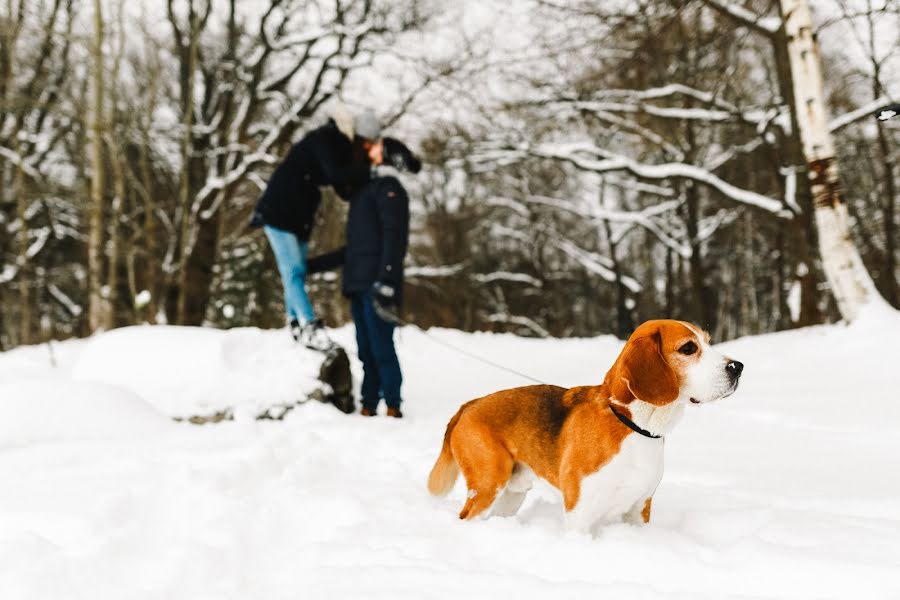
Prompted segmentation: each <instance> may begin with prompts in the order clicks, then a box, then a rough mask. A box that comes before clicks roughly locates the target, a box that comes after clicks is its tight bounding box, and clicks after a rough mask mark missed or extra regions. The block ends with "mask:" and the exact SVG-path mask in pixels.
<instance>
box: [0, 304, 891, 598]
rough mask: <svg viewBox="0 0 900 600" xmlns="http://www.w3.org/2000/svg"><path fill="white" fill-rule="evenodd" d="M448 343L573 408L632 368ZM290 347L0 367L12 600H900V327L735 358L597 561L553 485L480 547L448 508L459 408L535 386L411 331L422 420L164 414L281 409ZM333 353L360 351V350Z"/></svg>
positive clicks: (604, 356)
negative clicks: (644, 516)
mask: <svg viewBox="0 0 900 600" xmlns="http://www.w3.org/2000/svg"><path fill="white" fill-rule="evenodd" d="M429 335H431V336H434V337H436V338H439V339H441V340H442V341H444V342H449V343H451V344H454V345H458V346H464V347H465V348H466V349H467V350H469V351H472V352H475V353H478V354H480V355H482V356H484V357H487V358H490V359H492V360H495V361H498V362H502V363H504V364H508V365H510V366H512V367H514V368H516V369H518V370H520V371H523V372H526V373H529V374H531V375H533V376H534V377H537V378H539V379H544V380H547V381H551V382H554V383H558V384H561V385H567V386H571V385H576V384H589V383H596V382H599V381H600V380H601V379H602V377H603V374H604V373H605V371H606V369H607V368H608V367H609V366H610V365H611V363H612V361H613V359H614V357H615V355H616V354H617V352H618V351H619V349H620V347H621V343H620V342H618V341H617V340H615V339H613V338H610V337H603V338H597V339H581V340H531V339H519V338H515V337H512V336H506V335H486V334H463V333H460V332H456V331H448V330H438V331H432V332H431V333H430V334H429ZM117 336H118V337H117ZM286 336H287V334H286V333H285V332H284V331H271V332H260V331H256V330H238V331H237V332H234V333H232V332H228V333H227V334H224V333H222V332H211V331H204V330H180V329H176V328H149V327H148V328H139V329H130V330H127V331H125V332H124V333H123V332H113V333H110V334H106V335H103V336H100V337H97V338H94V339H92V340H88V341H75V342H66V343H62V344H57V345H55V351H54V356H55V360H56V362H57V365H58V366H57V367H56V368H52V367H50V366H49V364H50V353H49V351H48V348H47V347H46V346H43V347H32V348H23V349H19V350H16V351H13V352H9V353H6V354H0V482H2V484H0V486H2V488H0V490H2V491H0V565H2V568H0V597H2V598H3V599H4V600H26V599H48V600H51V599H53V600H55V599H59V598H67V599H80V598H85V599H90V600H96V599H105V598H111V599H112V598H115V599H122V598H128V599H163V598H165V599H182V598H183V599H191V600H197V599H206V598H209V599H212V598H216V599H221V598H241V599H247V600H250V599H262V598H266V599H278V598H285V599H296V598H304V599H307V598H308V599H318V598H390V599H392V600H394V599H398V598H411V599H412V598H415V599H420V598H496V597H500V594H515V595H514V596H513V595H510V596H509V597H510V598H513V597H515V598H586V597H597V598H610V599H612V598H615V599H621V598H690V599H696V598H717V599H719V598H900V577H898V573H900V518H898V512H897V511H898V508H900V478H898V477H897V473H900V436H898V435H897V426H898V423H900V391H898V390H900V370H898V368H897V356H898V354H897V342H896V340H897V339H898V336H900V317H898V316H897V315H896V314H894V313H882V314H870V315H866V316H864V317H863V318H861V319H860V320H859V321H858V322H857V323H856V324H854V325H853V326H852V327H843V326H830V327H816V328H811V329H806V330H800V331H794V332H786V333H780V334H774V335H767V336H762V337H757V338H746V339H741V340H737V341H734V342H731V343H728V344H725V345H723V349H725V350H726V351H727V352H728V353H729V354H730V355H732V356H734V357H735V358H737V359H739V360H741V361H743V362H744V363H745V365H746V369H745V374H744V377H743V380H742V386H741V389H740V390H739V391H738V392H737V394H735V395H734V396H732V397H731V398H728V399H726V400H724V401H722V402H720V403H717V404H713V405H706V406H701V407H689V410H688V411H686V415H685V418H684V420H683V421H682V423H681V424H680V425H679V426H678V427H677V428H676V430H675V432H674V433H673V434H672V435H671V436H669V438H668V440H667V448H666V465H667V466H666V471H665V475H664V477H663V481H662V483H661V485H660V488H659V490H658V491H657V494H656V495H655V497H654V502H653V508H654V511H653V520H652V521H651V523H650V525H649V526H647V527H643V528H636V527H632V526H628V525H616V526H612V527H608V528H607V529H605V530H604V531H603V532H602V533H601V535H600V536H599V537H597V538H590V537H587V536H583V535H577V534H572V533H568V532H566V531H565V530H564V529H563V519H562V506H561V500H560V498H559V496H558V494H557V493H556V492H555V490H553V489H552V488H551V487H549V486H548V485H543V486H539V487H537V488H536V490H535V491H534V492H533V493H532V495H531V496H530V497H529V499H528V500H527V501H526V505H525V506H524V507H523V509H522V511H521V512H520V514H519V515H518V516H517V517H514V518H509V519H498V518H494V519H490V520H487V521H480V522H472V523H463V522H460V521H459V520H458V519H457V517H456V514H457V512H458V510H459V507H460V506H461V504H462V501H463V496H464V490H463V489H462V486H461V484H459V483H458V484H457V487H456V488H455V489H454V490H453V492H452V493H451V494H450V495H449V496H448V497H447V498H445V499H441V500H435V499H433V498H431V497H430V496H428V494H427V492H426V490H425V479H426V476H427V473H428V470H429V469H430V467H431V465H432V463H433V461H434V459H435V457H436V456H437V452H438V449H439V444H440V440H441V436H442V435H443V431H444V426H445V424H446V421H447V419H448V418H449V417H450V415H451V414H453V412H454V411H455V410H456V408H457V407H458V406H459V404H460V403H462V402H464V401H466V400H469V399H471V398H473V397H476V396H479V395H483V394H485V393H488V392H491V391H494V390H496V389H499V388H504V387H510V386H515V385H521V384H523V383H526V382H523V381H521V380H519V379H517V378H516V377H515V376H514V375H509V374H506V373H503V372H498V371H496V370H494V369H492V368H491V367H488V366H485V365H482V364H479V363H477V362H473V361H472V360H471V359H469V358H466V357H464V356H461V355H459V354H457V353H454V352H453V351H451V350H449V349H447V348H446V347H444V346H441V345H438V344H436V343H435V342H434V341H433V340H431V339H428V337H426V336H425V335H424V334H423V333H422V332H420V331H418V330H416V329H411V328H406V329H404V330H402V331H401V332H400V333H399V339H398V351H399V353H400V358H401V362H402V364H403V367H404V374H405V376H406V381H405V384H404V392H405V394H404V395H405V398H406V403H405V404H404V412H405V413H406V415H407V418H406V419H404V420H403V421H396V420H388V419H386V418H383V417H382V418H375V419H366V418H363V417H360V416H358V415H353V416H345V415H343V414H341V413H340V412H338V411H337V410H336V409H334V408H333V407H331V406H327V405H323V404H320V403H316V402H313V403H308V404H306V405H304V406H301V407H300V408H298V409H297V410H294V411H293V412H291V413H289V414H288V415H287V417H286V419H285V420H284V421H254V420H251V419H249V418H246V414H244V415H243V418H242V415H241V413H238V415H237V418H236V420H235V421H232V422H226V423H220V424H217V425H206V426H200V427H198V426H193V425H188V424H185V423H175V422H173V421H172V420H171V419H169V418H168V417H166V416H164V414H163V413H164V412H169V413H171V409H172V407H173V406H178V405H179V402H182V401H183V402H198V401H200V402H203V401H206V402H209V406H213V405H215V403H216V402H219V401H221V400H222V398H223V397H225V396H227V397H228V398H230V400H229V401H234V400H235V399H240V398H246V399H247V400H248V402H257V401H258V399H260V398H275V397H279V396H281V395H283V394H285V393H286V392H285V389H286V388H285V386H286V385H287V384H290V383H291V382H297V381H299V379H297V378H298V377H299V378H303V377H306V375H304V373H306V371H305V370H304V365H303V364H292V363H291V360H292V359H291V358H290V357H291V356H292V355H291V349H290V348H289V347H288V345H287V344H286V343H285V341H284V340H285V338H286ZM335 337H337V338H338V339H339V340H340V341H341V342H342V343H343V344H344V345H345V346H346V347H347V348H348V349H349V350H352V349H353V331H352V329H350V328H344V329H341V330H338V331H336V332H335ZM148 357H151V358H152V360H151V358H148ZM223 357H224V358H223ZM147 364H170V365H176V364H180V365H182V366H183V369H174V368H171V369H169V370H168V371H164V370H162V367H158V368H156V369H150V370H143V371H142V369H141V367H142V365H147ZM354 369H357V371H356V374H357V375H358V364H355V362H354ZM286 382H287V383H286ZM160 390H162V392H161V391H160ZM179 390H181V391H180V392H179ZM204 398H205V399H206V400H204ZM382 410H383V407H382Z"/></svg>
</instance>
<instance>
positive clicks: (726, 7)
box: [702, 0, 781, 37]
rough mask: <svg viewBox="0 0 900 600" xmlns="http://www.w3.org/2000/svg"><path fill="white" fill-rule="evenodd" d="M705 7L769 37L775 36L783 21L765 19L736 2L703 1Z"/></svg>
mask: <svg viewBox="0 0 900 600" xmlns="http://www.w3.org/2000/svg"><path fill="white" fill-rule="evenodd" d="M702 1H703V3H704V4H705V5H707V6H708V7H710V8H712V9H713V10H715V11H716V12H718V13H720V14H723V15H726V16H728V17H731V18H732V19H734V20H735V21H737V22H738V23H740V24H741V25H744V26H746V27H749V28H750V29H753V30H754V31H756V32H758V33H762V34H764V35H766V36H768V37H772V36H774V35H775V34H776V33H778V30H779V29H780V28H781V19H780V18H778V17H765V16H762V15H757V14H755V13H753V12H751V11H749V10H747V9H746V8H744V7H743V6H741V5H740V4H738V3H737V2H735V0H702Z"/></svg>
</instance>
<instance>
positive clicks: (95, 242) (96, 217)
mask: <svg viewBox="0 0 900 600" xmlns="http://www.w3.org/2000/svg"><path fill="white" fill-rule="evenodd" d="M91 58H92V61H93V65H92V66H93V83H94V93H93V106H92V110H91V133H92V136H93V139H92V140H91V206H90V217H89V234H88V326H89V327H90V330H91V331H92V332H93V331H97V330H98V329H104V328H107V327H109V325H110V322H109V314H110V311H109V306H108V302H107V300H106V297H105V294H104V291H103V290H104V285H103V284H104V278H103V210H104V198H103V195H104V194H103V193H104V188H105V186H106V181H105V176H106V172H105V167H104V164H103V14H102V12H101V2H100V0H94V40H93V45H92V47H91Z"/></svg>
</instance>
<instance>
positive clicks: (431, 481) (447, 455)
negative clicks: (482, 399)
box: [428, 405, 466, 496]
mask: <svg viewBox="0 0 900 600" xmlns="http://www.w3.org/2000/svg"><path fill="white" fill-rule="evenodd" d="M465 408H466V406H465V405H463V406H462V408H460V409H459V410H458V411H456V414H455V415H453V418H452V419H450V422H449V423H447V431H446V432H445V433H444V444H443V445H442V446H441V454H440V456H438V459H437V462H435V463H434V466H433V467H432V468H431V474H430V475H429V476H428V491H429V492H431V493H432V494H433V495H435V496H444V495H446V494H447V492H449V491H450V489H451V488H452V487H453V484H454V483H456V478H457V477H458V476H459V465H458V464H457V463H456V459H455V458H454V457H453V450H452V449H451V448H450V434H451V433H452V432H453V428H454V427H456V423H457V421H459V417H460V415H462V412H463V410H464V409H465Z"/></svg>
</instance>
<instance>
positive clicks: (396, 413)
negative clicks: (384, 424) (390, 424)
mask: <svg viewBox="0 0 900 600" xmlns="http://www.w3.org/2000/svg"><path fill="white" fill-rule="evenodd" d="M387 416H389V417H394V418H395V419H402V418H403V413H402V412H400V409H399V408H390V407H388V412H387Z"/></svg>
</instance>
